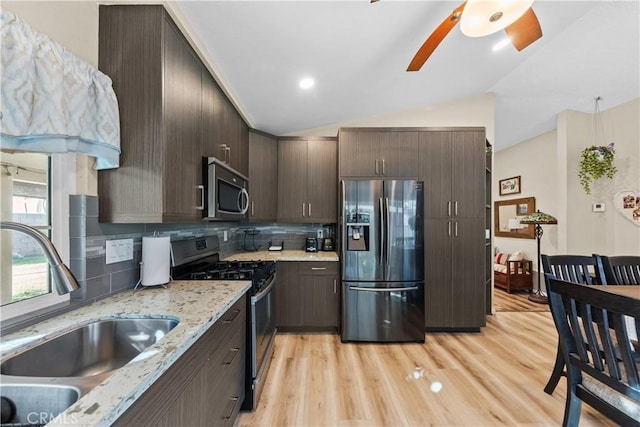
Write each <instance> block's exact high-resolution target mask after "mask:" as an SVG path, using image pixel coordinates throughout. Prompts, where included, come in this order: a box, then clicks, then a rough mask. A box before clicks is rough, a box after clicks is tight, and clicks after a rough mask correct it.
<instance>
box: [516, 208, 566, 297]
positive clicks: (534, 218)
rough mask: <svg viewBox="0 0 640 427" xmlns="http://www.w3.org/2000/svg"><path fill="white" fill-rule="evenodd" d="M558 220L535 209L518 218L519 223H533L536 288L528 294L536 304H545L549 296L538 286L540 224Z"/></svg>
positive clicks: (540, 270)
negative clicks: (535, 242)
mask: <svg viewBox="0 0 640 427" xmlns="http://www.w3.org/2000/svg"><path fill="white" fill-rule="evenodd" d="M557 223H558V220H557V219H555V218H554V217H552V216H551V215H549V214H546V213H544V212H540V210H537V211H535V212H534V213H532V214H529V215H527V216H524V217H522V218H520V224H534V225H535V229H534V231H535V236H536V240H537V241H538V289H536V291H535V292H534V293H532V294H531V295H529V301H532V302H537V303H538V304H546V303H548V302H549V298H547V296H546V295H545V294H543V293H542V288H541V287H540V276H541V275H542V256H541V255H540V239H541V238H542V224H557Z"/></svg>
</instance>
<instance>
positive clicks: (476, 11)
mask: <svg viewBox="0 0 640 427" xmlns="http://www.w3.org/2000/svg"><path fill="white" fill-rule="evenodd" d="M532 4H533V0H467V4H466V6H465V7H464V11H463V12H462V17H461V18H460V30H461V31H462V33H463V34H464V35H466V36H469V37H482V36H486V35H489V34H493V33H495V32H497V31H500V30H502V29H504V28H505V27H507V26H509V25H510V24H513V23H514V22H515V21H516V20H517V19H518V18H520V17H521V16H522V15H523V14H524V13H525V12H526V11H527V10H529V8H530V7H531V5H532Z"/></svg>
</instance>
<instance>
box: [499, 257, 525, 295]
mask: <svg viewBox="0 0 640 427" xmlns="http://www.w3.org/2000/svg"><path fill="white" fill-rule="evenodd" d="M493 283H494V285H495V286H496V287H498V288H501V289H504V290H506V291H507V292H509V293H511V292H512V291H529V292H531V291H532V290H533V263H532V262H531V261H530V260H528V259H525V256H524V252H522V251H518V252H514V253H512V254H506V253H502V252H499V253H498V254H497V255H496V257H495V260H494V263H493Z"/></svg>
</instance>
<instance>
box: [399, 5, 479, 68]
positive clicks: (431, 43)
mask: <svg viewBox="0 0 640 427" xmlns="http://www.w3.org/2000/svg"><path fill="white" fill-rule="evenodd" d="M466 4H467V2H466V1H465V2H464V3H462V4H461V5H460V6H458V7H457V8H456V9H455V10H454V11H453V12H451V15H449V16H447V18H446V19H445V20H444V21H442V23H441V24H440V25H439V26H438V28H436V30H435V31H434V32H433V33H432V34H431V35H430V36H429V38H428V39H427V41H425V42H424V43H423V44H422V46H420V49H418V52H416V54H415V56H414V57H413V59H412V60H411V63H410V64H409V67H408V68H407V71H418V70H419V69H420V68H422V66H423V65H424V63H425V62H427V59H429V57H430V56H431V54H432V53H433V51H434V50H436V48H437V47H438V45H439V44H440V43H441V42H442V40H444V38H445V37H446V36H447V34H449V32H450V31H451V29H452V28H453V27H455V26H456V24H457V23H458V21H460V15H462V11H463V10H464V6H465V5H466Z"/></svg>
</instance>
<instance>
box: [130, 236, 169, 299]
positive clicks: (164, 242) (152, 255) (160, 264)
mask: <svg viewBox="0 0 640 427" xmlns="http://www.w3.org/2000/svg"><path fill="white" fill-rule="evenodd" d="M139 264H140V280H138V283H136V285H135V287H134V288H133V291H134V292H135V291H136V290H137V289H138V288H139V287H140V286H142V287H143V288H153V287H157V286H162V287H163V288H165V289H166V288H167V285H168V284H169V283H170V282H171V281H172V280H173V278H172V277H171V266H172V265H174V259H173V250H172V247H171V241H170V238H169V237H168V236H164V237H163V236H160V235H159V233H158V232H157V231H155V232H154V233H153V235H152V236H144V237H142V259H141V260H140V263H139Z"/></svg>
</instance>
